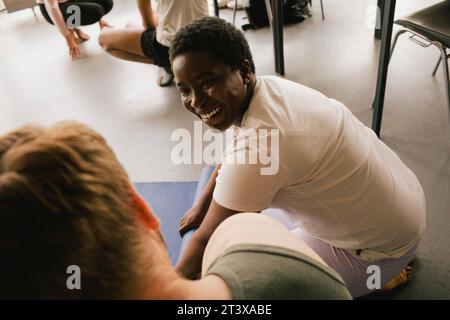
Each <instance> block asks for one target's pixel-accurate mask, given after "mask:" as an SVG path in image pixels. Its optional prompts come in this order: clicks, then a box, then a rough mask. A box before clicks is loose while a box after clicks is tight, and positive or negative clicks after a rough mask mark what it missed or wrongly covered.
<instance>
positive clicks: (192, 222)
mask: <svg viewBox="0 0 450 320" xmlns="http://www.w3.org/2000/svg"><path fill="white" fill-rule="evenodd" d="M220 167H221V164H218V165H216V167H215V169H214V171H213V172H212V173H211V176H210V178H209V180H208V183H207V184H206V186H205V188H204V189H203V191H202V194H201V195H200V197H199V198H198V199H197V201H196V202H195V203H194V205H193V206H192V208H190V209H189V211H187V212H186V213H185V215H184V216H183V217H182V218H181V220H180V222H179V223H178V231H179V232H180V234H181V236H183V235H184V234H185V233H186V232H187V231H188V230H189V229H192V228H197V227H198V226H200V224H201V223H202V221H203V219H204V218H205V215H206V212H208V209H209V207H210V205H211V201H212V198H213V193H214V188H215V186H216V178H217V175H218V174H219V170H220Z"/></svg>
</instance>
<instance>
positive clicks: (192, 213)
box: [178, 205, 208, 236]
mask: <svg viewBox="0 0 450 320" xmlns="http://www.w3.org/2000/svg"><path fill="white" fill-rule="evenodd" d="M207 211H208V208H204V207H203V206H197V205H196V206H193V207H192V208H190V209H189V210H188V211H186V213H185V214H184V216H183V217H182V218H181V219H180V222H178V231H179V232H180V235H181V236H183V235H184V234H185V233H186V232H187V231H189V230H190V229H193V228H198V227H199V226H200V225H201V223H202V221H203V218H205V215H206V212H207Z"/></svg>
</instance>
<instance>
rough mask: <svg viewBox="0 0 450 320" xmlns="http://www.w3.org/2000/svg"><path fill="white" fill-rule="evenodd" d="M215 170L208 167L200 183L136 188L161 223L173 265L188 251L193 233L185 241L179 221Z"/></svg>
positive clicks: (137, 184) (154, 184)
mask: <svg viewBox="0 0 450 320" xmlns="http://www.w3.org/2000/svg"><path fill="white" fill-rule="evenodd" d="M213 170H214V167H207V168H205V169H204V170H203V171H202V173H201V175H200V179H199V181H198V182H197V181H193V182H138V183H135V186H136V189H137V190H138V191H139V193H140V194H141V195H142V196H143V197H144V198H145V200H147V202H148V203H149V204H150V206H151V208H152V210H153V212H154V213H155V214H156V215H157V216H158V218H159V219H160V220H161V232H162V234H163V236H164V240H165V242H166V245H167V249H168V250H169V256H170V260H171V261H172V264H173V265H175V263H176V262H177V260H178V257H179V255H180V252H181V251H182V248H183V249H184V248H185V246H186V244H187V241H188V240H189V239H190V236H191V235H192V233H193V232H188V233H186V234H185V236H184V237H183V239H182V238H181V237H180V234H179V233H178V221H179V220H180V218H181V217H182V216H183V215H184V213H185V212H186V211H187V210H188V209H190V208H191V206H192V204H193V202H194V200H195V199H197V198H198V197H199V196H200V194H201V191H202V190H203V188H204V187H205V185H206V183H207V182H208V180H209V177H210V175H211V173H212V171H213Z"/></svg>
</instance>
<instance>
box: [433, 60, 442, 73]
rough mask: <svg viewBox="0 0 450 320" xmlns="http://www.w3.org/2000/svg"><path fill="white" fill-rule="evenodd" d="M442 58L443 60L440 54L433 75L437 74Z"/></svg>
mask: <svg viewBox="0 0 450 320" xmlns="http://www.w3.org/2000/svg"><path fill="white" fill-rule="evenodd" d="M441 60H442V56H439V60H438V62H437V63H436V67H434V70H433V74H432V76H433V77H434V76H435V75H436V71H437V70H438V69H439V66H440V64H441Z"/></svg>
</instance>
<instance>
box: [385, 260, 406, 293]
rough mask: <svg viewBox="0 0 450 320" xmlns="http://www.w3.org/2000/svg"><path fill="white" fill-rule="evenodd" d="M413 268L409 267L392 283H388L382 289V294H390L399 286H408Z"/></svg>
mask: <svg viewBox="0 0 450 320" xmlns="http://www.w3.org/2000/svg"><path fill="white" fill-rule="evenodd" d="M412 271H413V269H412V267H411V266H410V265H408V266H407V267H406V268H405V269H403V270H402V271H400V273H399V274H398V275H396V276H395V277H394V279H392V280H391V281H389V282H388V283H386V284H385V285H384V287H383V288H381V290H380V292H388V291H391V290H394V289H395V288H397V287H398V286H400V285H402V284H406V283H408V282H409V281H410V280H411V277H412Z"/></svg>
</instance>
